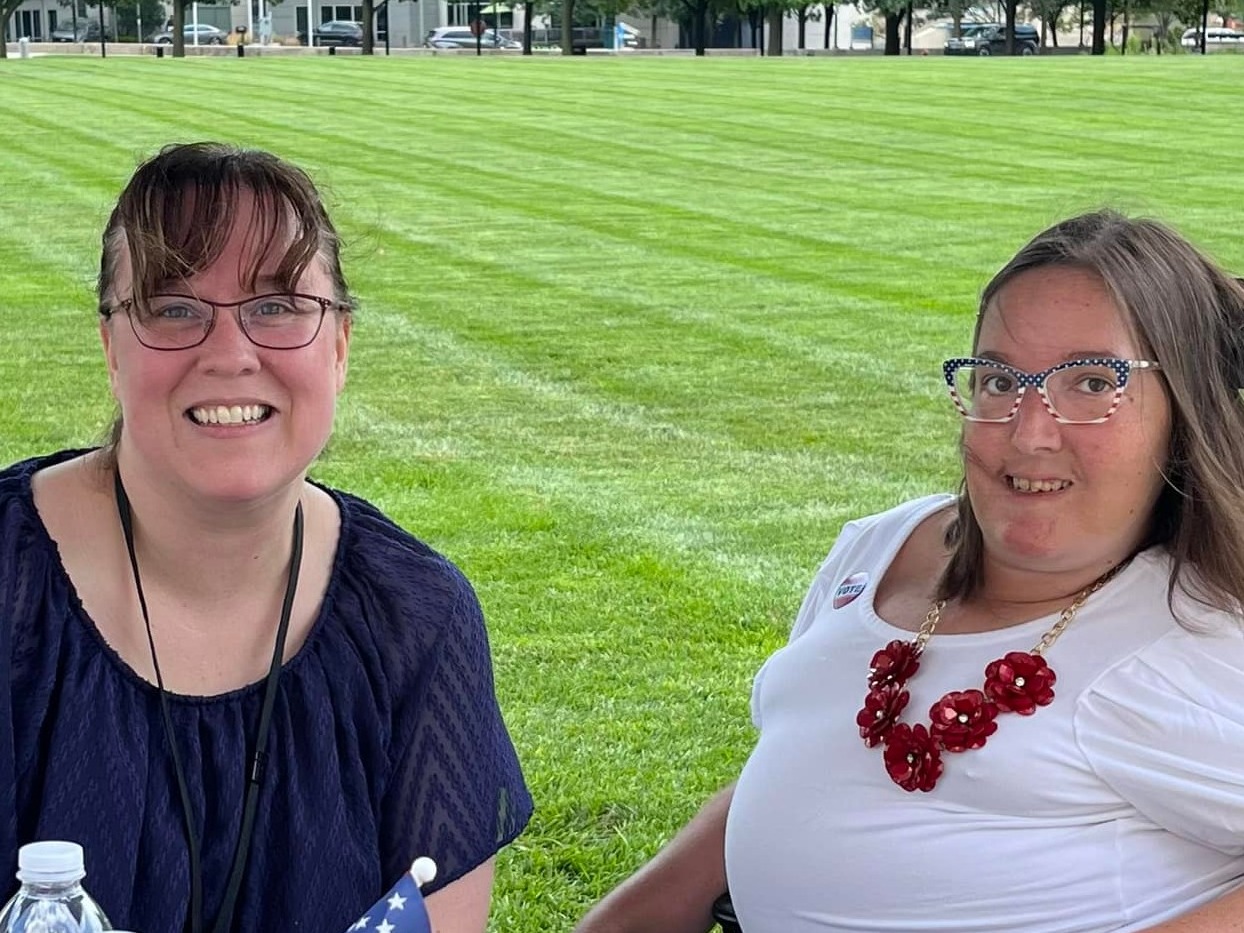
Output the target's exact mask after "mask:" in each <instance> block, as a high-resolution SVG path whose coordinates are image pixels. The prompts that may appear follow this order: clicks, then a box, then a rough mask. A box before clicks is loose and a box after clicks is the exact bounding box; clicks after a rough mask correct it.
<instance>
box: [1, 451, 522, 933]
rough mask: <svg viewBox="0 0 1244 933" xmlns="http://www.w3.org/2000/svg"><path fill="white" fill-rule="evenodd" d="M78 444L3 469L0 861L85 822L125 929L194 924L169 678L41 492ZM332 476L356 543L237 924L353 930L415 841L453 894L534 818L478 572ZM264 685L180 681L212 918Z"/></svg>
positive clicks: (288, 703)
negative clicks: (90, 582) (88, 580)
mask: <svg viewBox="0 0 1244 933" xmlns="http://www.w3.org/2000/svg"><path fill="white" fill-rule="evenodd" d="M78 453H81V452H80V451H65V452H61V453H59V454H55V455H52V456H50V457H43V458H38V459H34V460H27V461H24V462H22V463H18V464H16V465H14V466H12V467H9V468H8V469H6V470H3V471H0V879H3V878H10V879H12V878H13V876H14V872H16V870H17V849H18V846H19V845H22V844H23V843H26V842H30V841H32V840H37V839H70V840H73V841H75V842H79V843H82V845H83V846H84V847H85V849H86V869H87V877H86V881H85V885H86V888H87V890H88V891H89V892H90V893H91V894H92V896H94V897H95V899H96V900H97V901H98V902H99V903H100V905H101V906H102V907H103V908H104V910H105V911H106V912H107V914H108V916H109V919H111V920H112V923H113V925H114V926H118V927H123V928H125V929H129V930H138V931H140V933H176V931H180V930H181V929H183V926H184V923H185V918H186V914H187V911H188V902H189V890H190V883H189V859H188V854H187V847H186V834H185V828H184V819H183V816H182V808H181V802H180V798H179V796H178V791H177V785H176V779H175V777H174V774H173V768H172V759H171V757H170V753H169V748H168V745H167V743H166V741H165V737H164V729H163V727H162V725H161V720H160V704H159V699H158V693H157V691H156V689H155V687H154V686H152V685H151V684H149V683H147V682H146V681H144V680H143V679H141V678H140V677H139V676H138V675H137V674H135V673H134V671H133V670H132V669H131V668H129V667H128V666H127V665H126V664H125V663H124V662H123V661H122V660H121V659H120V657H119V656H118V655H117V654H116V653H115V652H114V651H113V650H112V649H111V648H110V647H109V646H108V645H107V644H106V643H105V642H104V640H103V638H102V636H101V635H100V633H99V631H98V630H97V629H96V627H95V625H94V623H93V622H92V621H91V619H90V618H89V617H88V616H87V614H86V613H85V611H84V610H83V608H82V604H81V602H80V600H79V598H78V595H77V594H76V593H75V591H74V588H73V585H72V584H71V583H70V581H69V578H68V576H67V575H66V573H65V569H64V567H63V566H62V565H61V562H60V557H59V554H58V552H57V549H56V545H55V543H54V542H53V541H52V540H51V538H50V537H49V536H48V533H47V529H46V528H45V527H44V526H43V523H42V522H41V520H40V518H39V516H38V514H37V513H36V511H35V507H34V500H33V497H32V494H31V477H32V475H33V474H34V473H35V472H36V471H37V470H39V469H40V468H42V467H44V466H49V465H51V464H53V463H56V462H59V461H62V460H66V459H68V458H69V457H72V456H75V455H77V454H78ZM330 492H331V495H332V496H333V498H334V500H335V501H336V503H337V506H338V508H339V509H340V511H341V536H340V541H339V544H338V547H337V553H336V555H335V559H334V562H333V570H332V576H331V578H330V581H329V584H328V589H327V592H326V593H325V596H324V602H323V605H322V606H321V608H320V612H319V617H318V618H317V619H316V621H315V623H314V626H313V627H312V629H311V631H310V634H309V635H308V637H307V640H306V643H305V644H304V645H303V646H302V648H301V649H300V650H299V652H298V653H297V655H295V656H294V657H293V658H292V659H290V661H289V662H288V663H287V664H286V665H285V667H284V668H283V670H282V674H281V681H280V689H279V691H278V693H277V698H276V706H275V709H274V712H273V719H272V732H271V737H270V739H269V746H268V753H269V754H268V760H267V770H266V774H265V778H264V783H263V786H262V789H261V792H260V797H259V807H258V814H257V818H256V822H255V836H254V845H253V848H252V851H251V856H250V862H249V865H248V868H247V872H246V878H245V881H244V883H243V885H242V890H241V895H240V897H239V899H238V907H237V913H236V923H235V924H234V927H233V930H234V931H235V933H250V931H254V933H259V931H264V933H271V931H276V930H303V931H314V933H339V931H344V930H345V929H346V928H347V927H348V926H349V925H350V924H351V923H353V922H354V921H355V920H356V919H357V918H358V917H359V916H360V915H361V914H362V913H363V911H364V910H366V909H367V908H368V907H370V906H371V905H372V903H374V902H375V901H376V899H377V898H379V897H380V895H381V894H383V893H384V892H385V891H386V890H387V889H388V888H389V887H390V886H391V885H392V884H393V883H394V882H395V881H396V880H397V878H398V877H399V876H400V875H401V873H402V872H403V871H405V870H406V869H407V868H409V866H410V863H411V861H412V860H414V859H415V858H416V857H418V856H421V855H427V856H430V857H432V858H433V859H435V860H436V863H437V865H438V866H439V869H440V873H439V874H438V875H437V878H436V881H435V882H433V883H432V884H431V885H429V886H428V887H427V888H426V889H425V893H428V892H431V891H434V890H436V889H437V888H438V887H441V886H443V885H445V884H447V883H449V882H451V881H453V880H455V879H456V878H459V877H461V876H462V875H464V874H465V873H467V872H468V871H470V870H471V869H472V868H475V867H476V866H478V865H480V864H481V863H483V862H484V861H486V860H487V859H488V858H489V857H490V856H492V855H493V854H494V853H495V852H496V851H497V850H498V849H499V848H501V847H502V846H504V845H506V844H507V843H508V842H510V841H511V840H512V839H514V838H515V837H516V836H517V835H518V834H519V833H520V832H521V831H522V829H523V827H524V826H525V825H526V823H527V821H528V819H529V818H530V816H531V811H532V803H531V797H530V795H529V794H528V792H527V788H526V786H525V785H524V783H523V778H522V774H521V772H520V770H519V765H518V759H517V756H516V755H515V752H514V747H513V745H512V744H511V742H510V739H509V736H508V734H507V733H506V729H505V724H504V723H503V722H502V718H501V713H500V710H499V709H498V707H497V701H496V697H495V694H494V692H493V681H492V664H491V659H490V656H489V650H488V638H487V634H486V633H485V630H484V623H483V618H482V615H481V613H480V607H479V603H478V601H477V600H476V598H475V594H474V592H473V591H472V589H471V586H470V584H469V583H467V581H466V579H465V578H464V577H463V576H462V574H461V573H460V572H459V571H458V569H457V568H455V567H454V566H453V565H452V564H450V563H449V562H448V561H447V560H445V559H444V558H443V557H441V556H440V555H438V554H436V553H435V552H433V551H432V550H430V549H429V548H428V547H426V546H425V545H423V544H421V543H420V542H419V541H416V540H415V539H414V538H412V537H411V536H410V535H409V534H407V533H406V532H405V531H403V530H402V529H401V528H399V527H397V526H396V525H395V524H393V523H392V522H391V521H389V520H388V519H386V518H385V517H384V516H383V515H382V514H381V513H380V512H379V511H377V510H376V509H375V508H374V507H372V506H370V505H368V504H367V503H366V502H363V501H362V500H360V499H357V498H355V497H353V496H349V495H346V494H343V493H339V492H332V491H330ZM262 694H263V684H262V683H257V684H252V685H250V686H247V687H244V688H242V689H240V690H236V691H233V692H231V693H226V694H223V695H221V696H213V697H189V696H172V697H171V698H170V699H171V702H170V706H171V712H172V717H173V724H174V729H175V731H176V740H177V742H178V746H179V751H180V753H181V755H182V761H183V764H184V766H185V769H186V776H187V781H188V785H189V792H190V798H191V801H192V803H193V807H194V810H195V818H196V820H197V823H198V825H199V827H200V832H201V834H202V837H203V842H202V847H203V848H202V863H203V875H204V886H203V894H204V914H205V918H206V920H207V921H208V922H210V921H211V920H212V919H214V918H215V916H216V912H217V910H218V908H219V904H220V902H221V899H222V897H223V894H224V887H225V883H226V878H227V874H228V870H229V866H230V864H231V862H232V859H233V850H234V845H235V841H236V839H237V834H238V824H239V822H240V819H241V801H242V798H243V794H244V790H245V775H244V770H245V761H246V758H247V755H246V752H247V743H248V741H250V740H251V738H250V737H251V736H253V735H254V731H255V723H256V721H257V720H258V717H259V707H260V700H261V698H262ZM15 887H16V882H15V881H14V882H10V884H9V886H7V887H6V886H5V885H4V884H3V881H2V880H0V892H3V893H4V894H7V893H9V888H14V889H15Z"/></svg>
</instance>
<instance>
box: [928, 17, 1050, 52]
mask: <svg viewBox="0 0 1244 933" xmlns="http://www.w3.org/2000/svg"><path fill="white" fill-rule="evenodd" d="M960 32H961V33H962V35H961V36H960V37H959V38H958V39H948V40H946V50H945V51H946V54H947V55H1005V54H1006V27H1005V26H1003V25H1001V24H1000V23H964V24H963V27H962V29H961V30H960ZM1040 50H1041V34H1040V33H1039V32H1037V27H1036V26H1030V25H1028V24H1027V23H1016V24H1015V54H1016V55H1036V54H1037V53H1038V52H1039V51H1040Z"/></svg>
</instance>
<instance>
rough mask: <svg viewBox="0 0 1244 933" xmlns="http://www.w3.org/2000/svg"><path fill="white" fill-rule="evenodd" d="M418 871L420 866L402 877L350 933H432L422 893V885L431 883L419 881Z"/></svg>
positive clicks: (426, 879)
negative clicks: (417, 877)
mask: <svg viewBox="0 0 1244 933" xmlns="http://www.w3.org/2000/svg"><path fill="white" fill-rule="evenodd" d="M420 861H426V860H425V859H421V860H420ZM418 867H419V865H418V863H416V867H415V868H412V869H411V871H408V872H407V873H406V874H404V875H402V877H401V879H400V880H399V881H398V883H397V884H395V885H394V886H393V887H392V888H391V889H390V890H389V893H388V894H386V895H385V896H384V897H382V898H380V900H378V901H376V903H374V904H372V906H371V910H369V911H367V913H365V914H363V916H361V917H359V919H358V922H357V923H355V924H354V925H353V926H352V927H350V929H349V930H347V931H346V933H432V924H431V923H430V922H429V920H428V912H427V909H426V908H425V907H424V906H423V895H422V894H420V893H419V885H420V883H422V881H430V880H431V879H430V878H421V880H420V881H416V880H415V872H416V871H417V869H418Z"/></svg>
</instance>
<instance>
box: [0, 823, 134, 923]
mask: <svg viewBox="0 0 1244 933" xmlns="http://www.w3.org/2000/svg"><path fill="white" fill-rule="evenodd" d="M85 877H86V868H85V867H84V859H83V855H82V846H80V845H78V844H77V843H76V842H32V843H30V844H29V845H24V846H22V847H21V848H20V849H19V850H18V852H17V880H18V881H20V882H21V883H22V886H21V888H20V890H18V892H17V893H16V894H15V895H13V899H12V900H11V901H9V902H8V903H7V904H5V905H4V909H3V910H0V933H100V931H102V930H111V929H112V924H111V923H109V922H108V918H107V917H106V916H104V912H103V911H102V910H100V908H99V905H98V904H96V903H95V902H94V901H93V900H91V898H90V895H88V894H87V893H86V891H84V890H83V889H82V879H83V878H85Z"/></svg>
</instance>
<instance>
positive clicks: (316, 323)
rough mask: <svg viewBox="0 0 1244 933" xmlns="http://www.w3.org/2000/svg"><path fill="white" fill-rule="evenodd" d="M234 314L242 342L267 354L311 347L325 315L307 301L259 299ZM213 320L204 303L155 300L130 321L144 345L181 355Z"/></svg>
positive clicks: (292, 297) (172, 297) (177, 298)
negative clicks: (264, 349) (249, 342)
mask: <svg viewBox="0 0 1244 933" xmlns="http://www.w3.org/2000/svg"><path fill="white" fill-rule="evenodd" d="M221 307H222V308H223V307H229V305H221ZM238 308H239V318H240V320H241V322H242V330H243V331H244V332H245V333H246V336H247V337H249V338H250V339H251V340H252V341H253V342H254V343H256V344H257V345H259V346H261V347H269V348H271V349H288V348H294V347H301V346H305V345H306V344H308V343H310V342H311V341H312V340H314V339H315V336H316V334H317V333H318V332H319V328H320V321H321V319H322V318H323V316H324V312H325V308H324V305H323V304H322V303H321V302H320V301H318V300H316V299H315V298H313V297H311V296H309V295H261V296H259V297H256V298H252V299H250V300H249V301H246V302H243V303H242V304H241V305H240V306H238ZM215 314H216V308H215V306H214V305H212V304H211V303H210V302H207V301H202V300H200V299H197V298H192V297H190V296H187V295H154V296H152V297H151V298H150V299H149V300H148V301H147V302H146V303H145V305H144V306H143V308H142V309H141V311H139V312H138V313H137V314H136V315H134V316H133V320H134V322H135V323H136V324H137V325H138V327H139V328H140V330H141V331H142V333H141V335H140V336H141V337H142V338H143V342H144V343H147V344H149V345H150V346H154V347H159V348H161V349H182V348H187V347H192V346H195V345H196V344H198V343H201V342H202V341H203V339H204V337H205V336H206V334H207V332H208V331H209V330H210V329H211V326H212V321H213V319H214V318H215Z"/></svg>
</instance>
